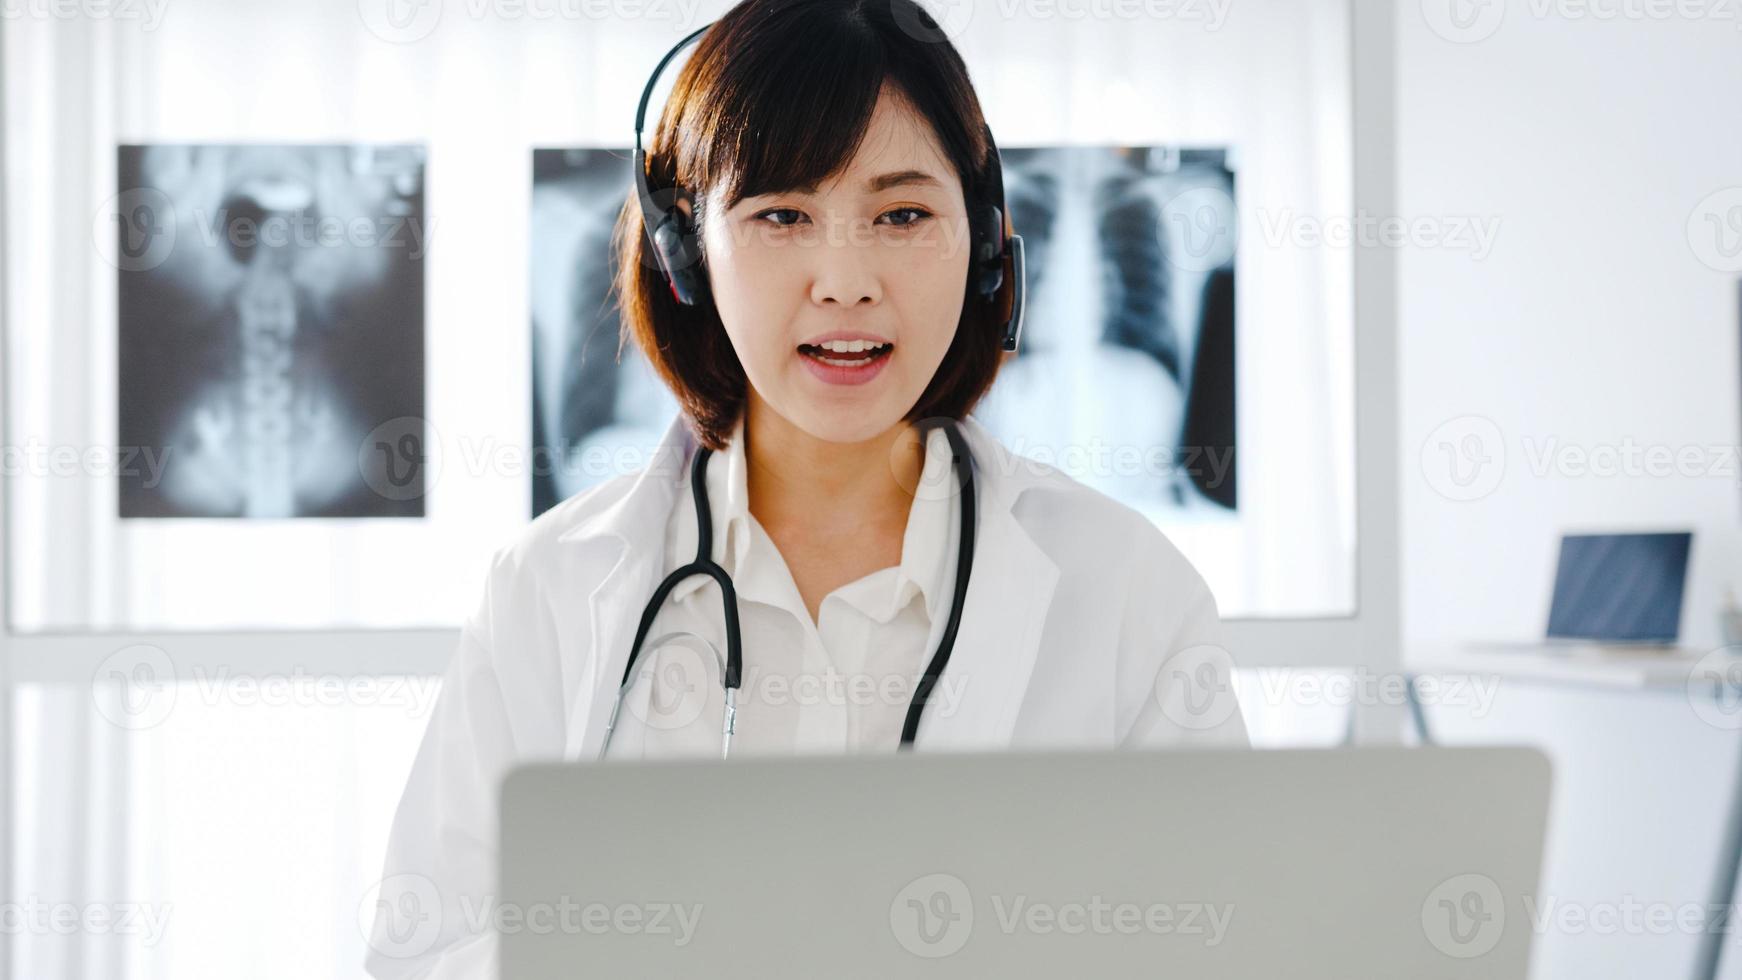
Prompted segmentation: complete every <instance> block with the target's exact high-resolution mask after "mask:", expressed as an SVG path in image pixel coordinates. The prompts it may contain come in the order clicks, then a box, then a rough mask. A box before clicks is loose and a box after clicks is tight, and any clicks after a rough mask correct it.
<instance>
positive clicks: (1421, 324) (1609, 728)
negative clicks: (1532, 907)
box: [1398, 0, 1742, 980]
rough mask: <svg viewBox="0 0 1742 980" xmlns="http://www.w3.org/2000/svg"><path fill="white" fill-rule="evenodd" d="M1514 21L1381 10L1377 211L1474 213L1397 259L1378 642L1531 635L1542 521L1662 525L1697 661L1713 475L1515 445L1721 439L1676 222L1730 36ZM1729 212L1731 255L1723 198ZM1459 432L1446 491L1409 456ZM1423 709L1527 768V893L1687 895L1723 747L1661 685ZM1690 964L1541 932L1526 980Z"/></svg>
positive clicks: (1705, 305)
mask: <svg viewBox="0 0 1742 980" xmlns="http://www.w3.org/2000/svg"><path fill="white" fill-rule="evenodd" d="M1540 5H1541V4H1540V0H1511V2H1508V3H1505V4H1504V5H1498V4H1497V5H1494V6H1492V8H1483V7H1479V6H1477V7H1470V8H1468V9H1469V10H1472V11H1475V12H1476V13H1477V14H1478V18H1477V22H1476V25H1475V28H1474V30H1473V33H1472V34H1460V33H1459V32H1458V31H1457V30H1456V29H1447V28H1446V25H1449V24H1451V23H1452V22H1451V21H1450V20H1449V19H1445V17H1444V15H1445V13H1446V11H1447V10H1449V9H1450V4H1449V0H1448V2H1446V3H1442V2H1441V0H1427V2H1426V3H1422V4H1417V3H1415V2H1409V3H1405V4H1402V9H1404V10H1405V13H1404V14H1403V16H1402V17H1401V18H1400V21H1399V31H1398V33H1399V38H1398V45H1399V47H1398V53H1399V57H1398V75H1399V95H1398V100H1399V101H1398V114H1399V118H1400V125H1399V133H1398V141H1399V161H1398V165H1399V174H1400V178H1399V179H1400V195H1399V200H1400V212H1401V214H1402V216H1404V217H1407V218H1411V219H1424V220H1428V221H1431V222H1436V223H1437V225H1438V227H1441V228H1444V229H1446V230H1447V231H1451V230H1453V229H1454V227H1455V225H1454V221H1455V220H1456V219H1459V218H1462V217H1467V216H1474V217H1476V218H1477V219H1480V220H1483V221H1487V222H1495V221H1497V222H1498V231H1497V234H1496V237H1495V238H1494V241H1493V248H1492V251H1491V253H1489V254H1487V255H1486V256H1483V257H1477V256H1476V255H1475V254H1474V253H1473V252H1472V251H1471V250H1468V249H1460V248H1456V247H1437V248H1436V247H1421V246H1411V247H1406V248H1404V249H1403V250H1402V251H1401V252H1400V255H1399V260H1400V283H1399V293H1400V296H1401V305H1400V316H1401V330H1400V333H1401V336H1400V343H1401V364H1402V367H1401V371H1402V376H1401V381H1402V406H1401V411H1402V426H1401V429H1402V440H1403V446H1402V452H1403V461H1404V474H1403V491H1402V505H1403V522H1404V525H1403V526H1404V539H1403V566H1404V590H1403V594H1404V626H1403V629H1404V635H1405V637H1406V638H1408V639H1409V640H1411V641H1416V642H1421V641H1428V642H1438V641H1444V640H1459V639H1473V638H1528V637H1532V636H1540V635H1541V634H1542V630H1543V628H1544V625H1545V624H1546V621H1547V611H1548V598H1549V588H1550V584H1551V582H1552V577H1553V569H1554V561H1555V556H1556V548H1557V545H1558V538H1559V533H1560V531H1561V529H1562V528H1563V527H1585V528H1601V527H1614V528H1618V529H1629V528H1651V527H1671V526H1687V527H1691V528H1693V529H1695V531H1696V536H1695V545H1694V550H1695V554H1694V567H1693V573H1692V576H1691V580H1690V583H1689V592H1688V596H1687V600H1686V605H1685V607H1684V617H1683V627H1682V635H1683V639H1684V641H1686V642H1688V643H1690V644H1692V645H1695V646H1700V647H1711V646H1715V645H1717V643H1718V642H1719V641H1718V638H1717V625H1716V618H1715V617H1716V606H1717V603H1718V601H1719V598H1720V596H1721V593H1722V587H1723V584H1724V579H1725V576H1726V575H1732V576H1738V575H1742V564H1739V562H1738V560H1737V559H1738V551H1739V544H1738V535H1737V533H1736V525H1737V519H1738V500H1739V491H1738V485H1737V474H1736V471H1735V466H1734V460H1731V459H1728V457H1727V455H1726V454H1725V453H1722V452H1718V451H1717V450H1716V449H1712V450H1711V451H1708V450H1707V449H1705V448H1702V449H1701V450H1700V455H1701V456H1703V457H1705V458H1707V459H1709V460H1711V461H1712V463H1713V464H1714V465H1713V467H1712V469H1713V470H1715V471H1716V472H1708V473H1707V474H1706V475H1698V476H1691V477H1690V476H1658V477H1654V476H1650V475H1638V476H1628V475H1616V476H1607V477H1604V476H1594V475H1578V474H1577V473H1575V472H1571V471H1566V472H1558V473H1557V472H1554V471H1553V470H1552V469H1551V472H1550V473H1548V474H1546V475H1539V474H1538V473H1537V472H1536V471H1535V464H1536V459H1535V457H1534V455H1533V454H1534V453H1536V452H1537V451H1538V450H1539V449H1540V447H1542V446H1543V445H1544V444H1545V443H1546V442H1547V441H1548V440H1551V439H1558V440H1559V442H1560V443H1561V444H1563V445H1575V446H1580V447H1584V448H1586V449H1592V450H1595V449H1598V448H1599V447H1603V446H1609V447H1613V448H1614V449H1617V450H1619V449H1623V448H1625V447H1626V446H1627V445H1628V440H1629V439H1631V440H1632V444H1633V445H1635V446H1638V447H1646V446H1665V447H1669V448H1670V449H1671V450H1676V449H1680V448H1681V447H1684V446H1694V447H1726V446H1728V447H1733V446H1735V445H1736V443H1737V419H1738V391H1737V380H1736V378H1737V348H1736V342H1735V338H1736V334H1737V299H1736V293H1737V286H1736V283H1737V276H1736V275H1735V274H1734V273H1732V272H1727V271H1720V269H1719V268H1715V267H1714V265H1713V264H1708V262H1707V261H1702V254H1704V257H1705V259H1707V260H1710V261H1711V263H1715V264H1716V265H1719V266H1721V265H1723V264H1724V262H1723V261H1721V254H1720V253H1719V252H1718V251H1717V250H1716V249H1715V248H1713V247H1711V246H1707V248H1706V250H1705V251H1704V253H1702V252H1700V251H1697V250H1696V248H1695V247H1694V244H1693V243H1692V242H1691V241H1690V233H1689V226H1690V219H1691V220H1692V221H1693V224H1694V227H1695V228H1696V229H1697V230H1699V231H1701V232H1703V233H1705V234H1706V235H1707V236H1708V238H1707V239H1706V240H1707V241H1712V242H1715V241H1716V240H1715V239H1711V238H1710V237H1709V236H1710V234H1711V227H1710V226H1709V225H1707V224H1706V222H1707V220H1708V219H1707V217H1706V216H1705V215H1704V214H1700V213H1697V212H1698V210H1699V209H1701V208H1702V202H1704V201H1706V200H1707V199H1708V197H1709V196H1710V195H1712V194H1713V193H1714V192H1718V191H1722V190H1724V189H1726V188H1733V187H1742V127H1738V126H1737V125H1736V122H1737V115H1738V103H1737V93H1738V92H1742V32H1738V30H1737V24H1735V23H1734V22H1731V21H1716V22H1714V21H1691V20H1653V19H1649V18H1632V19H1630V18H1628V17H1625V16H1618V17H1615V18H1613V19H1610V20H1599V19H1596V18H1595V17H1593V16H1584V17H1580V16H1576V11H1577V8H1569V10H1570V11H1571V12H1573V14H1575V15H1568V13H1567V12H1564V11H1563V12H1556V13H1549V14H1546V15H1542V16H1539V15H1538V14H1537V13H1536V12H1535V11H1536V7H1537V6H1540ZM1593 6H1594V7H1595V8H1596V9H1598V10H1603V11H1623V10H1624V9H1625V8H1624V7H1623V6H1622V5H1621V3H1620V0H1598V2H1596V3H1595V4H1593ZM1630 6H1633V7H1639V8H1644V7H1645V6H1646V5H1644V4H1631V5H1630ZM1549 9H1558V8H1549ZM1501 11H1503V12H1504V17H1503V19H1502V20H1501V21H1500V22H1499V23H1498V25H1497V26H1496V25H1494V22H1493V21H1492V20H1491V18H1493V17H1494V15H1495V14H1497V13H1500V12H1501ZM1483 18H1490V19H1489V20H1484V19H1483ZM1434 21H1437V22H1438V23H1439V24H1440V26H1441V28H1442V30H1444V34H1450V35H1452V36H1453V37H1454V38H1459V39H1460V40H1448V38H1447V37H1446V36H1444V34H1442V33H1439V32H1436V30H1435V26H1434V23H1433V22H1434ZM1490 29H1492V33H1491V34H1489V33H1488V31H1489V30H1490ZM1484 34H1486V35H1487V36H1481V35H1484ZM1737 202H1738V203H1742V192H1738V194H1737ZM1722 203H1725V204H1728V203H1730V202H1722ZM1707 210H1709V211H1711V213H1712V214H1714V215H1716V216H1717V217H1719V218H1721V219H1728V218H1730V217H1731V212H1729V211H1728V210H1724V209H1716V210H1713V209H1712V208H1710V207H1707ZM1734 216H1735V219H1736V221H1737V227H1736V228H1735V230H1732V231H1731V232H1730V236H1731V237H1730V243H1731V244H1734V242H1735V240H1736V239H1738V238H1742V209H1739V210H1737V211H1735V212H1734ZM1430 227H1432V226H1430ZM1490 227H1493V225H1490ZM1736 267H1737V266H1736V265H1732V266H1731V268H1736ZM1468 416H1481V417H1483V418H1485V419H1486V420H1487V421H1488V422H1490V423H1492V427H1488V426H1487V425H1486V423H1477V422H1472V421H1469V420H1467V419H1466V417H1468ZM1461 419H1464V421H1459V420H1461ZM1448 423H1449V426H1448ZM1442 426H1446V427H1445V428H1442ZM1436 430H1438V431H1437V433H1436ZM1469 435H1474V436H1476V437H1477V438H1479V439H1481V440H1482V442H1481V443H1480V445H1481V446H1482V450H1481V452H1479V453H1478V455H1482V454H1484V453H1485V454H1488V455H1492V456H1494V458H1495V459H1496V460H1499V459H1500V458H1501V457H1500V455H1499V453H1503V454H1504V465H1503V467H1502V468H1493V467H1491V468H1490V469H1488V470H1487V471H1486V472H1485V473H1484V474H1483V476H1484V477H1485V478H1486V479H1487V480H1488V483H1489V484H1492V492H1491V493H1487V494H1486V495H1485V496H1480V497H1479V499H1474V500H1468V501H1460V500H1455V499H1451V498H1452V497H1456V496H1462V495H1465V493H1466V490H1465V489H1464V488H1461V487H1460V486H1459V485H1458V484H1456V483H1455V482H1450V479H1449V478H1450V473H1449V471H1448V470H1447V469H1446V466H1445V462H1444V458H1443V457H1439V456H1436V455H1435V453H1437V452H1438V450H1437V448H1435V447H1437V445H1438V444H1439V443H1440V442H1442V441H1443V440H1445V439H1447V438H1451V439H1453V440H1454V441H1455V440H1457V439H1460V438H1462V437H1464V436H1469ZM1430 439H1431V443H1432V445H1429V443H1430ZM1424 446H1427V449H1426V452H1427V456H1426V457H1425V458H1424V455H1423V454H1424ZM1497 451H1498V452H1497ZM1719 463H1722V464H1723V465H1716V464H1719ZM1483 489H1486V485H1485V484H1481V483H1477V484H1474V485H1472V486H1471V487H1470V488H1469V489H1468V492H1471V493H1474V492H1479V491H1481V490H1483ZM1430 714H1431V715H1432V717H1433V719H1434V721H1435V722H1436V723H1437V724H1439V725H1440V728H1441V731H1440V734H1441V735H1443V736H1446V737H1447V740H1448V741H1454V742H1457V741H1466V740H1497V739H1498V740H1520V741H1529V742H1533V743H1536V744H1539V745H1542V746H1543V747H1544V748H1546V749H1547V750H1548V751H1549V752H1550V754H1551V756H1552V757H1553V758H1554V760H1555V763H1556V770H1557V781H1556V798H1555V807H1556V810H1555V816H1554V820H1553V826H1552V828H1551V835H1550V842H1549V851H1548V857H1547V869H1546V871H1545V880H1544V884H1543V893H1544V895H1545V896H1548V895H1554V896H1557V897H1558V898H1559V899H1560V900H1562V901H1570V902H1574V903H1577V904H1581V905H1585V906H1587V907H1594V906H1596V905H1599V904H1601V903H1605V902H1610V903H1614V902H1621V901H1623V900H1624V899H1627V898H1633V899H1637V900H1640V901H1646V902H1665V903H1671V904H1679V903H1684V902H1693V903H1704V902H1705V901H1706V900H1707V898H1708V894H1707V892H1708V889H1709V888H1710V886H1711V883H1712V881H1713V880H1714V876H1715V874H1716V872H1717V867H1716V864H1715V862H1714V858H1715V856H1716V854H1717V852H1718V843H1719V841H1718V839H1719V836H1720V832H1721V826H1722V822H1723V818H1724V806H1725V804H1726V801H1727V798H1726V796H1725V793H1726V791H1727V790H1728V788H1729V786H1730V785H1732V784H1731V782H1730V781H1731V780H1733V779H1734V778H1735V765H1736V759H1737V756H1736V751H1737V747H1738V742H1739V741H1742V734H1739V733H1737V732H1734V731H1721V730H1717V729H1714V728H1713V727H1712V726H1709V725H1705V724H1704V723H1702V722H1701V721H1700V720H1699V718H1698V717H1697V716H1696V715H1695V714H1694V713H1693V712H1691V710H1690V707H1689V704H1688V703H1687V700H1686V698H1685V697H1682V696H1678V695H1677V693H1676V692H1674V691H1670V692H1667V693H1662V692H1660V693H1658V694H1646V695H1616V694H1600V693H1592V692H1580V691H1573V690H1566V689H1560V690H1556V689H1546V688H1540V687H1521V686H1518V685H1510V686H1507V688H1506V690H1504V691H1503V692H1502V696H1501V698H1500V700H1499V702H1498V704H1497V707H1496V710H1495V711H1494V712H1493V713H1492V714H1491V715H1489V716H1488V717H1485V718H1482V719H1470V718H1468V717H1458V716H1456V714H1455V713H1454V712H1451V711H1450V710H1444V711H1439V712H1431V713H1430ZM1730 945H1731V948H1732V950H1733V955H1732V959H1731V961H1730V962H1729V963H1727V964H1726V965H1727V967H1728V969H1727V970H1726V971H1725V972H1726V975H1733V976H1742V962H1736V959H1737V957H1736V956H1735V955H1734V953H1742V946H1738V945H1737V944H1736V943H1734V942H1733V941H1732V942H1731V944H1730ZM1697 948H1698V937H1697V936H1693V935H1687V934H1676V935H1667V936H1656V935H1640V934H1636V935H1611V936H1599V935H1595V934H1594V933H1591V932H1589V931H1586V932H1582V933H1571V932H1568V931H1567V930H1551V931H1549V932H1548V933H1547V934H1546V935H1542V936H1539V938H1538V949H1537V958H1536V965H1537V967H1538V972H1537V973H1536V974H1533V976H1540V977H1542V978H1561V977H1566V978H1575V977H1576V978H1581V980H1584V978H1599V977H1642V976H1651V977H1666V978H1667V977H1687V976H1691V975H1693V973H1694V970H1695V965H1696V962H1697V959H1696V958H1697Z"/></svg>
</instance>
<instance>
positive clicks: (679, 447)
mask: <svg viewBox="0 0 1742 980" xmlns="http://www.w3.org/2000/svg"><path fill="white" fill-rule="evenodd" d="M696 445H697V443H696V441H695V437H694V436H693V435H691V433H690V431H689V427H688V425H687V424H686V423H685V422H684V417H683V415H682V413H679V414H677V415H676V416H674V417H673V419H672V422H671V424H670V426H668V427H667V429H666V431H665V435H664V436H663V437H661V439H660V442H659V447H658V449H656V450H655V454H654V459H653V461H652V463H651V464H650V465H649V466H648V467H647V468H646V469H645V470H643V472H642V473H641V475H640V476H639V477H637V479H636V481H635V483H634V485H633V486H631V487H630V489H629V491H628V492H627V493H625V494H624V496H623V497H622V498H621V499H619V500H618V501H617V502H616V503H614V504H612V505H611V506H610V507H608V508H606V509H605V510H603V511H601V512H599V513H598V514H597V515H595V516H594V517H593V518H591V519H590V520H586V521H582V522H579V523H577V524H576V525H575V526H574V527H572V528H570V529H569V530H567V531H565V532H563V534H562V537H561V539H560V540H563V541H576V542H579V543H581V544H583V545H586V546H591V547H596V548H599V549H600V552H599V554H598V555H597V556H594V557H593V558H592V560H591V562H590V564H589V567H599V566H600V565H603V564H604V563H606V562H613V563H614V564H612V566H611V570H610V571H609V572H607V573H606V574H605V575H604V577H603V578H602V579H601V580H600V581H599V584H598V585H596V586H594V587H593V590H592V591H591V592H589V593H588V594H587V616H588V623H589V624H590V631H589V632H590V638H589V642H590V643H591V644H592V645H591V647H590V648H589V651H590V652H591V653H592V655H590V656H588V657H586V663H587V670H586V676H585V677H584V678H583V679H582V680H583V686H582V688H581V692H582V694H581V696H580V697H577V698H576V701H575V707H574V710H573V714H572V715H571V717H570V719H569V738H568V754H569V758H571V759H579V760H582V761H587V762H590V761H592V760H593V759H594V758H595V757H596V756H597V755H598V754H599V745H600V744H601V743H602V742H604V740H605V722H606V720H607V719H609V718H610V716H611V701H612V698H613V697H614V696H615V694H616V693H617V686H618V684H619V683H620V682H621V681H622V679H623V668H624V667H625V666H626V665H627V664H628V662H629V645H630V644H631V643H633V642H635V630H636V628H637V627H638V626H640V625H641V612H642V610H643V609H644V608H645V607H646V604H647V602H648V600H650V599H652V598H653V590H654V589H655V588H657V587H658V586H659V582H660V579H661V578H662V577H663V575H664V569H663V568H662V567H661V566H662V565H663V564H664V559H665V529H666V522H667V520H668V518H669V516H670V514H671V507H672V503H673V501H674V500H675V499H676V497H677V495H678V493H679V492H680V491H681V490H687V486H688V484H687V482H686V480H685V474H686V472H687V464H688V461H689V456H690V453H692V452H693V451H694V450H695V447H696ZM589 692H590V696H589Z"/></svg>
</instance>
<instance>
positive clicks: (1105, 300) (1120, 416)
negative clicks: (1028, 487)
mask: <svg viewBox="0 0 1742 980" xmlns="http://www.w3.org/2000/svg"><path fill="white" fill-rule="evenodd" d="M1003 158H1004V175H1005V199H1006V201H1007V202H1008V203H1009V207H1010V211H1011V222H1012V224H1013V226H1014V227H1015V229H1016V230H1017V232H1018V233H1020V234H1021V235H1022V237H1023V244H1024V246H1025V248H1026V250H1027V253H1028V256H1029V274H1028V283H1029V313H1028V317H1027V320H1026V323H1025V326H1024V328H1023V341H1022V350H1021V351H1020V352H1019V353H1018V356H1017V359H1016V363H1014V364H1011V365H1006V367H1005V369H1004V373H1002V374H1001V375H1000V378H999V381H998V383H997V385H996V386H995V387H994V388H993V390H992V393H991V394H990V395H989V396H988V397H987V400H986V401H985V402H984V403H983V406H982V407H981V409H980V410H979V411H978V413H977V414H978V415H979V416H980V417H981V419H982V420H983V421H985V422H986V424H987V425H988V426H989V427H990V428H991V429H992V430H993V431H994V432H995V433H996V434H997V435H998V436H999V438H1000V439H1001V440H1003V441H1004V442H1005V443H1006V444H1008V445H1010V446H1011V448H1013V449H1015V450H1016V451H1017V452H1018V453H1021V454H1024V455H1033V456H1035V457H1037V458H1040V459H1043V460H1046V461H1048V462H1055V463H1057V464H1058V465H1061V466H1063V467H1064V468H1065V469H1066V470H1067V471H1069V472H1071V474H1072V475H1073V476H1075V477H1077V478H1078V479H1080V480H1082V481H1084V482H1085V483H1088V484H1090V485H1091V486H1095V487H1096V488H1097V489H1100V490H1102V491H1104V492H1106V493H1108V494H1110V495H1112V496H1114V497H1116V498H1118V499H1120V500H1122V501H1123V502H1125V503H1128V504H1132V505H1138V504H1146V505H1148V507H1149V509H1150V510H1152V511H1153V510H1158V509H1173V508H1194V509H1197V508H1203V507H1210V508H1211V509H1229V508H1233V507H1234V506H1235V503H1236V497H1235V483H1234V469H1233V466H1234V459H1235V456H1234V438H1233V436H1234V428H1235V427H1234V380H1235V379H1234V362H1233V331H1234V309H1233V300H1232V288H1233V274H1234V272H1233V248H1234V245H1235V235H1234V229H1235V228H1236V227H1237V225H1236V222H1235V216H1234V211H1233V201H1234V196H1233V195H1234V181H1233V173H1232V171H1231V170H1230V169H1229V166H1228V154H1227V153H1226V151H1222V150H1178V149H1171V148H1153V147H1136V148H1129V147H1040V148H1006V149H1004V150H1003ZM1200 353H1202V354H1203V357H1202V358H1201V359H1200V358H1199V356H1198V355H1199V354H1200ZM1118 453H1122V454H1123V455H1118Z"/></svg>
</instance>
